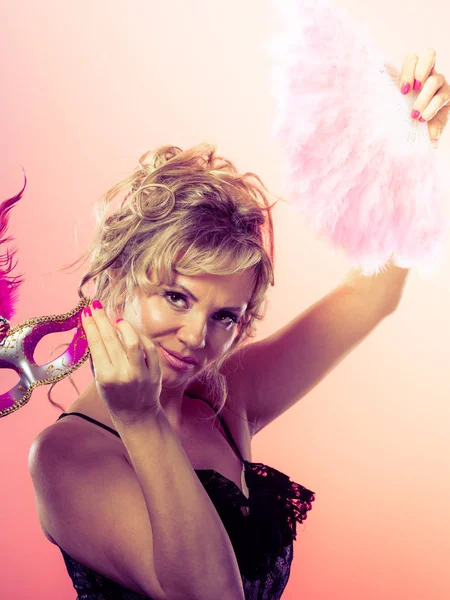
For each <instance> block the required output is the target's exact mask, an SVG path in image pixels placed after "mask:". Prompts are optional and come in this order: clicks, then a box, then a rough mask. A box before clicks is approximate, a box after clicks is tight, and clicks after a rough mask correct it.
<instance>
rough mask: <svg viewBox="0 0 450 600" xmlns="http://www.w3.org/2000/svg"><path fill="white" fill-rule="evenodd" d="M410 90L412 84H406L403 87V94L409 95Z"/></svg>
mask: <svg viewBox="0 0 450 600" xmlns="http://www.w3.org/2000/svg"><path fill="white" fill-rule="evenodd" d="M410 89H411V84H410V83H407V82H405V83H404V84H403V85H402V94H408V93H409V90H410Z"/></svg>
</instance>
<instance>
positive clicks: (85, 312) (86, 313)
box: [83, 306, 92, 317]
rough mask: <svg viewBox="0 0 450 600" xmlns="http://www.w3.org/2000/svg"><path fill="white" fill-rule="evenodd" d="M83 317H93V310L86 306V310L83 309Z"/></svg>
mask: <svg viewBox="0 0 450 600" xmlns="http://www.w3.org/2000/svg"><path fill="white" fill-rule="evenodd" d="M83 315H84V316H85V317H92V313H91V309H90V308H89V306H86V308H84V309H83Z"/></svg>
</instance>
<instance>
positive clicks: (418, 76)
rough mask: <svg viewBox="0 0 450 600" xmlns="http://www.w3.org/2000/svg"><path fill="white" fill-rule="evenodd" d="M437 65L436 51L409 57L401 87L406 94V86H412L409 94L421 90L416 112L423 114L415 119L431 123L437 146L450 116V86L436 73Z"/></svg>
mask: <svg viewBox="0 0 450 600" xmlns="http://www.w3.org/2000/svg"><path fill="white" fill-rule="evenodd" d="M435 63H436V52H435V50H433V48H427V49H426V50H424V52H422V53H421V54H420V55H419V56H417V55H416V54H410V53H407V54H405V58H404V60H403V67H402V76H401V82H400V85H401V90H402V93H405V91H406V90H405V89H404V88H403V85H404V84H409V85H410V88H409V90H408V91H407V92H406V93H409V91H410V90H411V89H413V88H414V84H416V90H417V89H420V90H421V91H420V94H419V95H418V96H417V98H416V101H415V102H414V105H413V107H412V109H413V110H416V111H418V113H419V114H417V115H416V117H415V118H417V119H420V118H422V119H424V120H425V121H427V123H428V134H429V136H430V141H431V142H432V143H433V144H434V145H435V146H437V144H438V141H439V138H440V137H441V135H442V132H443V131H444V129H445V126H446V125H447V121H448V116H449V112H450V85H449V84H448V82H447V81H446V79H445V77H444V75H442V74H441V73H437V72H436V70H435V68H434V65H435ZM419 84H421V85H420V87H418V85H419ZM411 116H412V115H411ZM413 118H414V117H413Z"/></svg>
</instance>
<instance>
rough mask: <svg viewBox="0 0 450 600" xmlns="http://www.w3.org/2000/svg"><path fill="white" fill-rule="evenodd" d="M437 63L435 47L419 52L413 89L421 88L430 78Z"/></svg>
mask: <svg viewBox="0 0 450 600" xmlns="http://www.w3.org/2000/svg"><path fill="white" fill-rule="evenodd" d="M435 64H436V51H435V50H434V48H426V49H425V50H424V51H423V52H422V53H421V54H419V57H418V61H417V64H416V69H415V73H414V78H415V82H414V85H413V89H415V90H421V89H422V87H423V86H424V85H425V83H426V82H427V80H428V77H429V76H430V73H431V71H432V70H433V68H434V65H435Z"/></svg>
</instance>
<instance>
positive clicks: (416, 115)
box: [411, 110, 420, 119]
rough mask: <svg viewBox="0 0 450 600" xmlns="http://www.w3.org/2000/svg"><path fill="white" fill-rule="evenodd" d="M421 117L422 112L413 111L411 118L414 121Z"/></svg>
mask: <svg viewBox="0 0 450 600" xmlns="http://www.w3.org/2000/svg"><path fill="white" fill-rule="evenodd" d="M419 115H420V111H418V110H412V111H411V118H412V119H417V117H418V116H419Z"/></svg>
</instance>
